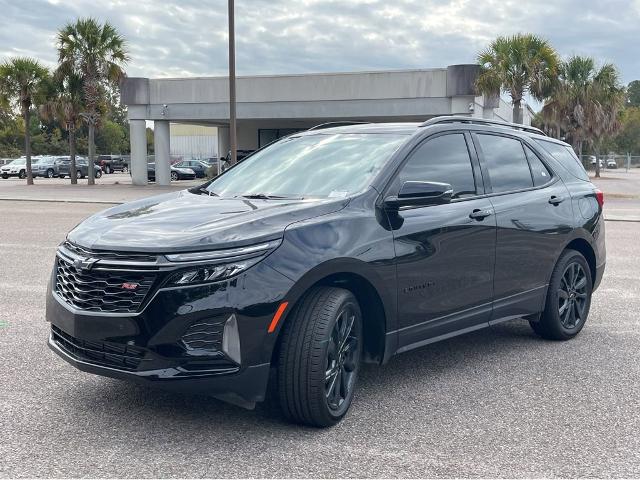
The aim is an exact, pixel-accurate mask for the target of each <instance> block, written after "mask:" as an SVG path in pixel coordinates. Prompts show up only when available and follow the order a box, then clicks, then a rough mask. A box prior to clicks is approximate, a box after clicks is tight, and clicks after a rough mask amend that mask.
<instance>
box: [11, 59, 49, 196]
mask: <svg viewBox="0 0 640 480" xmlns="http://www.w3.org/2000/svg"><path fill="white" fill-rule="evenodd" d="M48 77H49V71H48V70H47V69H46V68H45V67H44V66H43V65H41V64H40V63H39V62H38V61H37V60H34V59H32V58H27V57H17V58H12V59H10V60H6V61H5V62H3V63H2V64H1V65H0V92H1V93H2V96H3V97H4V98H5V99H6V100H7V101H8V102H10V103H12V104H15V105H16V106H17V107H18V108H19V109H20V113H21V114H22V119H23V120H24V154H25V157H26V159H27V161H26V170H27V185H33V174H32V172H31V130H30V126H31V107H33V106H34V105H38V104H39V103H40V101H41V99H42V88H43V85H44V82H45V81H46V80H47V78H48Z"/></svg>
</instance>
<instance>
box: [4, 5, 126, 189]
mask: <svg viewBox="0 0 640 480" xmlns="http://www.w3.org/2000/svg"><path fill="white" fill-rule="evenodd" d="M56 48H57V53H58V65H57V67H56V68H55V69H53V70H52V71H51V70H49V69H48V68H46V67H45V66H44V65H43V64H42V63H40V62H39V61H38V60H36V59H33V58H28V57H15V58H10V59H7V60H5V61H4V62H2V64H0V148H1V152H0V153H1V155H2V156H7V157H11V156H16V155H17V154H19V153H21V152H20V150H21V149H20V146H19V143H22V142H24V143H23V145H24V155H25V157H26V172H27V184H28V185H32V184H33V175H32V171H31V155H32V153H35V154H43V153H47V154H54V155H55V154H62V153H68V154H69V156H70V160H71V166H70V168H71V172H70V178H71V183H77V180H76V175H75V172H76V162H75V160H76V159H75V156H76V153H77V152H78V151H80V152H82V153H85V152H86V153H87V154H88V156H89V159H90V160H89V161H90V164H92V163H93V162H94V161H95V156H96V146H98V148H99V149H100V150H101V151H103V152H104V153H112V152H113V151H114V150H116V151H118V152H124V151H127V150H128V148H129V138H128V136H129V129H128V125H127V121H126V113H125V111H124V109H123V108H122V107H121V105H120V102H119V82H120V81H121V79H122V78H123V77H124V76H125V72H124V66H125V65H126V64H127V62H128V61H129V54H128V48H127V42H126V41H125V39H124V38H123V37H122V36H121V35H120V34H119V33H118V32H117V31H116V29H115V28H114V27H113V26H112V25H110V24H109V23H108V22H105V23H100V22H98V21H96V20H95V19H93V18H80V19H78V20H76V21H75V22H72V23H69V24H67V25H65V26H64V27H63V28H62V29H61V30H60V31H59V32H58V35H57V37H56ZM96 132H97V133H96ZM21 141H22V142H21ZM88 183H89V184H90V185H92V184H94V170H93V169H92V168H89V169H88Z"/></svg>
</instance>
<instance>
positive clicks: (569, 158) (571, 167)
mask: <svg viewBox="0 0 640 480" xmlns="http://www.w3.org/2000/svg"><path fill="white" fill-rule="evenodd" d="M535 141H536V142H537V143H538V145H540V146H541V147H542V148H543V149H544V150H545V151H546V152H547V153H549V154H550V155H551V156H552V157H553V158H555V159H556V160H557V161H558V163H560V164H561V165H562V166H563V167H564V168H565V169H566V170H567V171H568V172H569V173H570V174H571V175H573V176H574V177H576V178H578V179H580V180H584V181H585V182H588V181H589V175H587V172H586V170H585V169H584V167H583V166H582V163H580V160H578V157H577V156H576V154H575V153H574V151H573V149H572V148H571V147H570V146H568V145H561V144H559V143H553V142H547V141H546V140H540V139H537V138H536V139H535Z"/></svg>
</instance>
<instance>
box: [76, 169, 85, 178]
mask: <svg viewBox="0 0 640 480" xmlns="http://www.w3.org/2000/svg"><path fill="white" fill-rule="evenodd" d="M76 178H84V175H82V172H81V171H80V170H76Z"/></svg>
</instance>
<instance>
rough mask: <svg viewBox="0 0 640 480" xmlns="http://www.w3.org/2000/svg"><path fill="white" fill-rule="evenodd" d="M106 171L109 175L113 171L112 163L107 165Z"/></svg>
mask: <svg viewBox="0 0 640 480" xmlns="http://www.w3.org/2000/svg"><path fill="white" fill-rule="evenodd" d="M104 173H106V174H107V175H109V174H110V173H111V165H105V167H104Z"/></svg>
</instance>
